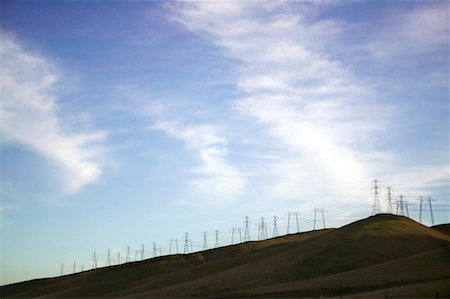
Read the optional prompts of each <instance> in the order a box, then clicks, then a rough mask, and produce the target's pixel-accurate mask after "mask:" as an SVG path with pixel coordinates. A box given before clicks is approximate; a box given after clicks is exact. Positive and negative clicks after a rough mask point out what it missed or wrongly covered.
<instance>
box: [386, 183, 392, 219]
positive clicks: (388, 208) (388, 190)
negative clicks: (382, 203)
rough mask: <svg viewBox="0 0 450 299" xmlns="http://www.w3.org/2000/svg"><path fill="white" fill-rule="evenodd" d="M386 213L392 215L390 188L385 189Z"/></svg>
mask: <svg viewBox="0 0 450 299" xmlns="http://www.w3.org/2000/svg"><path fill="white" fill-rule="evenodd" d="M386 189H387V212H388V213H390V214H392V213H393V212H394V211H393V208H392V188H391V187H387V188H386Z"/></svg>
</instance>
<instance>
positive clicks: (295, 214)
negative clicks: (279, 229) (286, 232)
mask: <svg viewBox="0 0 450 299" xmlns="http://www.w3.org/2000/svg"><path fill="white" fill-rule="evenodd" d="M294 216H295V223H296V224H297V233H299V232H300V226H299V223H298V216H300V214H299V213H298V212H297V211H295V212H294Z"/></svg>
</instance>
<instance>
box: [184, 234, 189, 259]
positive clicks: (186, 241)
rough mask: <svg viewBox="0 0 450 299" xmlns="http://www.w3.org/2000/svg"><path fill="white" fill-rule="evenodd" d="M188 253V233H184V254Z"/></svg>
mask: <svg viewBox="0 0 450 299" xmlns="http://www.w3.org/2000/svg"><path fill="white" fill-rule="evenodd" d="M186 253H189V235H188V233H186V234H185V235H184V254H186Z"/></svg>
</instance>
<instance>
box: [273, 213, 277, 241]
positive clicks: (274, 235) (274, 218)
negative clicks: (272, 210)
mask: <svg viewBox="0 0 450 299" xmlns="http://www.w3.org/2000/svg"><path fill="white" fill-rule="evenodd" d="M277 219H278V217H277V216H273V232H272V237H273V238H275V237H278V228H277Z"/></svg>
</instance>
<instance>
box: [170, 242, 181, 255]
mask: <svg viewBox="0 0 450 299" xmlns="http://www.w3.org/2000/svg"><path fill="white" fill-rule="evenodd" d="M172 244H174V246H175V249H176V252H175V253H176V254H178V253H179V251H178V239H170V244H169V254H172Z"/></svg>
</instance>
